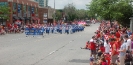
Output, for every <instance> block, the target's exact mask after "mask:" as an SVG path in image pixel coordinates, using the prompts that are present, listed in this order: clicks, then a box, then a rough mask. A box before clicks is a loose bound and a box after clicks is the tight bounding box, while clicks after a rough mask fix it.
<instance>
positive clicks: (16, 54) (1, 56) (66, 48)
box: [0, 24, 99, 65]
mask: <svg viewBox="0 0 133 65" xmlns="http://www.w3.org/2000/svg"><path fill="white" fill-rule="evenodd" d="M98 26H99V24H92V25H91V26H90V27H86V28H85V31H83V32H77V33H74V34H69V35H67V34H49V35H45V36H44V38H43V37H42V36H35V37H32V36H29V37H26V36H25V34H6V35H1V36H0V65H88V64H89V56H90V51H89V50H84V49H80V47H84V46H85V43H86V42H87V41H88V40H90V39H91V37H92V36H93V35H94V32H95V31H96V29H97V27H98Z"/></svg>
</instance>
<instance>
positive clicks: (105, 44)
mask: <svg viewBox="0 0 133 65" xmlns="http://www.w3.org/2000/svg"><path fill="white" fill-rule="evenodd" d="M104 47H105V53H110V45H109V43H108V40H105V41H104Z"/></svg>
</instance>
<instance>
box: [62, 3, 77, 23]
mask: <svg viewBox="0 0 133 65" xmlns="http://www.w3.org/2000/svg"><path fill="white" fill-rule="evenodd" d="M76 10H77V9H76V8H75V6H74V4H73V3H72V4H67V5H66V6H65V7H64V12H65V15H66V17H67V20H68V21H74V19H76V17H77V16H76Z"/></svg>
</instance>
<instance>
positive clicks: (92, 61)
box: [90, 57, 94, 65]
mask: <svg viewBox="0 0 133 65" xmlns="http://www.w3.org/2000/svg"><path fill="white" fill-rule="evenodd" d="M90 65H94V59H93V58H92V57H91V58H90Z"/></svg>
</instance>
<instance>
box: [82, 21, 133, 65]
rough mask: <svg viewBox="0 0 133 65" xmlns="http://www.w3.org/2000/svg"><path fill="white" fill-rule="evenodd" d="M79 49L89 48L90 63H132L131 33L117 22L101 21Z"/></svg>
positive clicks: (95, 64) (108, 64)
mask: <svg viewBox="0 0 133 65" xmlns="http://www.w3.org/2000/svg"><path fill="white" fill-rule="evenodd" d="M81 49H90V51H91V54H90V65H133V57H132V56H133V34H132V32H131V31H130V30H129V29H128V28H126V27H122V26H121V25H120V24H118V23H117V22H109V21H106V22H105V21H103V22H101V23H100V26H99V27H98V29H97V30H96V32H95V35H94V36H92V39H91V40H90V41H87V43H86V46H85V47H84V48H81Z"/></svg>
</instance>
